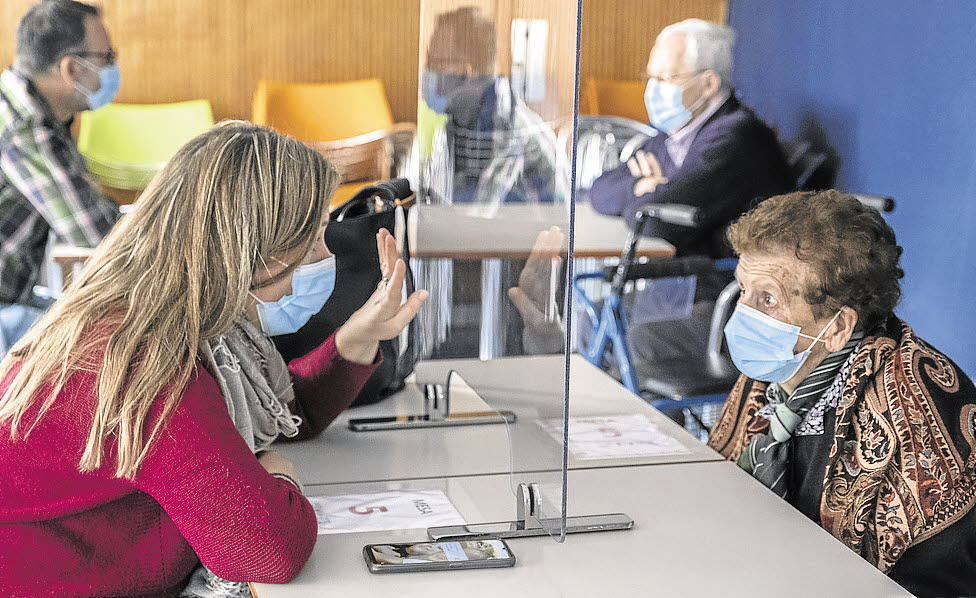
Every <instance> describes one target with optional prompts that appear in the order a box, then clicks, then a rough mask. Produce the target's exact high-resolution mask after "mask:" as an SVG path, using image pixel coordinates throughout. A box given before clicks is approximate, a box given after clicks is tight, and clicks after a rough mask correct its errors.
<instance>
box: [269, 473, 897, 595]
mask: <svg viewBox="0 0 976 598" xmlns="http://www.w3.org/2000/svg"><path fill="white" fill-rule="evenodd" d="M400 488H410V489H440V490H442V491H444V492H445V493H446V494H447V496H448V497H449V498H450V499H451V501H452V502H453V503H454V505H455V506H456V507H457V509H458V511H459V512H460V513H461V515H462V516H463V517H465V519H466V520H467V521H468V522H469V523H476V522H482V521H496V520H505V519H510V518H512V517H513V516H514V499H513V497H512V494H511V490H510V486H509V484H508V478H507V476H474V477H460V478H449V479H425V480H412V481H408V482H384V483H372V484H347V485H334V486H316V487H312V488H309V489H308V492H309V493H310V494H322V495H339V494H348V493H358V492H380V491H384V490H390V489H400ZM569 505H570V506H569V509H570V514H571V515H574V514H576V515H584V514H595V513H606V512H615V511H622V512H624V513H627V514H628V515H630V516H631V517H633V518H634V519H635V521H636V526H635V528H634V529H633V530H630V531H626V532H608V533H596V534H581V535H574V536H568V537H567V538H566V542H565V543H564V544H557V543H555V542H554V541H553V540H552V539H550V538H528V539H519V540H512V541H510V542H509V543H510V545H511V547H512V550H513V552H514V553H515V555H516V558H517V563H516V565H515V567H514V568H511V569H496V570H468V571H452V572H434V573H407V574H399V575H387V576H382V575H372V574H370V573H369V572H368V571H367V569H366V566H365V565H364V563H363V557H362V547H363V546H364V545H365V544H370V543H377V542H398V541H402V542H409V541H421V540H424V539H425V538H426V532H425V530H422V529H418V530H400V531H390V532H372V533H362V534H340V535H326V536H319V538H318V543H317V544H316V546H315V551H314V552H313V554H312V557H311V559H310V560H309V562H308V564H307V565H306V566H305V569H304V570H303V571H302V573H301V574H300V575H299V576H298V578H297V579H296V580H294V581H293V582H292V583H290V584H287V585H280V586H275V585H263V584H256V585H255V590H256V595H257V597H258V598H299V597H300V598H317V597H326V596H341V597H342V598H355V597H358V596H370V597H373V596H396V597H397V598H400V597H406V596H424V597H429V596H464V597H465V598H468V597H485V598H499V597H516V596H518V597H521V596H533V597H538V598H546V597H550V596H552V597H555V596H561V597H576V596H580V597H593V596H596V597H613V598H617V597H630V596H662V597H667V598H682V597H688V598H692V597H693V598H699V597H703V596H721V597H723V598H724V597H731V596H742V597H743V598H762V597H767V596H768V597H770V598H781V597H783V596H789V597H791V598H807V597H809V598H828V597H829V598H848V597H850V598H868V597H870V598H887V597H895V596H899V597H900V596H910V594H909V593H907V592H906V591H904V590H903V589H902V588H901V587H900V586H898V585H897V584H895V583H894V582H892V581H891V580H889V579H888V578H887V577H885V576H884V575H883V574H881V573H880V572H879V571H878V570H877V569H875V568H874V567H872V566H870V565H869V564H868V563H867V562H865V561H863V560H862V559H861V558H860V557H858V556H857V555H856V554H854V553H853V552H852V551H850V550H849V549H848V548H847V547H846V546H844V545H843V544H841V543H840V542H839V541H838V540H836V539H834V538H833V537H832V536H830V535H829V534H828V533H827V532H826V531H824V530H823V529H821V528H820V527H819V526H817V525H815V524H814V523H813V522H811V521H810V520H808V519H807V518H806V517H804V516H803V515H802V514H800V513H799V512H798V511H796V510H795V509H793V507H791V506H790V505H789V504H787V503H786V502H785V501H783V500H781V499H780V498H778V497H777V496H775V495H774V494H773V493H771V492H769V490H767V489H766V488H764V487H763V486H762V485H760V484H759V483H758V482H756V481H755V480H754V479H752V478H751V477H750V476H748V475H747V474H746V473H744V472H743V471H741V470H740V469H738V468H737V467H736V466H735V465H733V464H731V463H728V462H709V463H693V464H688V463H686V464H677V465H663V466H655V467H639V466H638V467H627V468H621V469H592V470H578V471H573V472H571V473H570V503H569Z"/></svg>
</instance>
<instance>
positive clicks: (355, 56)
mask: <svg viewBox="0 0 976 598" xmlns="http://www.w3.org/2000/svg"><path fill="white" fill-rule="evenodd" d="M33 2H34V0H3V1H2V2H0V63H2V64H4V65H6V64H9V63H10V61H11V60H12V57H13V55H14V49H15V48H14V45H15V44H14V31H15V29H16V24H17V21H18V20H19V19H20V17H21V15H23V13H24V12H25V11H26V10H27V8H28V7H29V6H30V5H32V4H33ZM99 4H100V5H101V6H102V8H103V13H104V16H105V21H106V25H107V26H108V28H109V32H110V34H111V35H112V39H113V43H114V44H115V46H116V48H117V49H118V51H119V54H120V59H119V62H120V66H121V68H122V88H121V90H120V93H119V100H120V101H122V102H146V103H151V102H169V101H178V100H186V99H195V98H207V99H209V100H210V102H211V103H212V104H213V107H214V113H215V116H216V117H217V118H249V117H250V114H251V97H252V94H253V93H254V88H255V86H256V85H257V82H258V80H260V79H279V80H291V81H342V80H348V79H359V78H366V77H380V78H382V79H383V81H384V84H385V86H386V90H387V96H388V98H389V100H390V104H391V106H392V108H393V113H394V117H395V118H396V119H397V120H409V121H413V120H416V106H417V40H418V22H419V11H420V0H102V2H100V3H99Z"/></svg>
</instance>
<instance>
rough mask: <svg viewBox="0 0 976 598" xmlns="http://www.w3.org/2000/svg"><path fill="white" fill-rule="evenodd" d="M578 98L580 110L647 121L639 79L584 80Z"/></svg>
mask: <svg viewBox="0 0 976 598" xmlns="http://www.w3.org/2000/svg"><path fill="white" fill-rule="evenodd" d="M583 92H584V93H583V95H582V97H581V98H580V99H581V102H582V104H583V106H581V110H580V111H581V112H583V113H584V114H593V115H601V116H622V117H624V118H629V119H631V120H636V121H637V122H642V123H646V122H647V109H646V108H644V84H643V83H641V82H640V81H618V80H614V79H597V78H594V77H590V78H588V79H587V80H586V83H585V85H584V89H583Z"/></svg>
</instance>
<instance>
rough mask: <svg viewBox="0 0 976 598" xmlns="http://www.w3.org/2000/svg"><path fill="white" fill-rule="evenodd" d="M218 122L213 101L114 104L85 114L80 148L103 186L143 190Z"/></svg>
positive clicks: (82, 118)
mask: <svg viewBox="0 0 976 598" xmlns="http://www.w3.org/2000/svg"><path fill="white" fill-rule="evenodd" d="M213 122H214V121H213V114H212V112H211V110H210V102H209V101H207V100H193V101H189V102H179V103H175V104H109V105H108V106H105V107H104V108H100V109H99V110H95V111H93V112H91V111H89V112H82V113H81V122H80V126H79V130H78V149H79V150H80V151H81V153H82V155H83V156H85V159H86V160H87V161H88V167H89V169H90V170H91V172H92V174H93V175H95V178H96V179H97V180H98V181H99V182H100V183H102V184H103V185H106V186H108V187H115V188H117V189H126V190H132V191H140V190H142V189H145V188H146V186H147V185H148V184H149V181H150V180H152V178H153V177H154V176H156V173H157V172H159V171H160V170H161V169H162V168H163V166H164V165H165V164H166V162H167V161H168V160H169V159H170V158H172V157H173V154H175V153H176V151H177V150H178V149H179V148H180V147H182V146H183V144H185V143H186V142H187V141H189V140H190V139H192V138H193V137H196V136H197V135H199V134H200V133H203V132H204V131H206V130H207V129H209V128H211V127H212V126H213Z"/></svg>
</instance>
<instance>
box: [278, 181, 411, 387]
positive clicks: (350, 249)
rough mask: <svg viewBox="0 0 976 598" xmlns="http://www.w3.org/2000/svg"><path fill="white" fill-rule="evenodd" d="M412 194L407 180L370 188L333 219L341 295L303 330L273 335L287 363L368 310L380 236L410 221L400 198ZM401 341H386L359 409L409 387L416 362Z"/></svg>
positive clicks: (329, 235)
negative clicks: (400, 222) (406, 381)
mask: <svg viewBox="0 0 976 598" xmlns="http://www.w3.org/2000/svg"><path fill="white" fill-rule="evenodd" d="M411 195H412V192H411V190H410V183H409V182H408V181H407V180H406V179H392V180H390V181H385V182H382V183H378V184H376V185H373V186H370V187H366V188H364V189H362V190H361V191H359V193H357V194H356V195H355V196H353V198H352V199H350V200H349V201H347V202H346V203H344V204H343V205H342V206H340V207H339V208H336V209H335V210H334V211H333V212H332V213H331V214H330V215H329V225H328V226H327V227H326V229H325V244H326V246H327V247H328V248H329V250H330V251H331V252H332V254H333V255H335V257H336V286H335V291H334V292H333V293H332V295H331V296H330V297H329V300H328V301H326V303H325V305H324V306H323V307H322V309H321V311H319V313H317V314H315V315H314V316H312V317H311V318H310V319H309V321H308V322H307V323H306V324H305V325H304V326H302V328H301V329H299V330H298V332H295V333H293V334H284V335H281V336H275V337H272V340H273V341H274V344H275V346H276V347H277V348H278V351H279V352H280V353H281V355H282V357H284V358H285V361H286V362H287V361H290V360H292V359H295V358H298V357H301V356H303V355H307V354H308V353H310V352H311V351H312V350H313V349H315V348H316V347H318V346H319V345H321V344H322V343H323V342H324V341H325V339H327V338H328V337H329V336H330V335H331V334H332V333H334V332H335V331H336V330H337V329H338V328H339V327H340V326H342V324H344V323H345V322H346V320H348V319H349V316H351V315H352V313H353V312H354V311H356V310H357V309H359V308H360V307H362V305H363V304H364V303H366V300H367V299H368V298H369V297H370V296H371V295H372V294H373V292H374V291H375V290H376V287H377V285H378V284H379V282H380V279H381V278H382V276H381V273H380V261H379V255H378V254H377V252H376V233H377V232H379V230H380V229H381V228H385V229H387V230H388V231H390V233H391V234H393V233H394V232H397V231H395V228H396V221H397V219H398V215H397V214H398V213H399V214H400V216H399V218H403V222H405V221H406V214H405V210H406V208H405V207H404V206H403V205H401V202H400V201H399V200H403V199H406V198H408V197H410V196H411ZM401 228H402V230H401V231H399V232H400V234H401V238H400V239H398V241H400V240H402V246H403V250H402V253H403V259H404V261H406V262H407V263H408V264H409V259H410V256H409V243H408V242H407V241H408V239H406V227H405V226H403V227H401ZM405 286H406V288H407V294H408V295H409V294H410V293H412V292H413V288H414V283H413V276H412V275H411V272H410V268H409V266H408V268H407V276H406V281H405ZM399 347H400V341H399V339H398V338H394V339H392V340H388V341H382V342H380V353H381V354H382V355H383V363H382V364H380V366H379V368H377V369H376V371H375V372H373V375H372V376H370V378H369V379H368V380H367V381H366V384H365V385H364V386H363V389H362V390H361V391H360V393H359V395H358V396H357V397H356V399H355V401H353V403H352V404H353V405H368V404H370V403H375V402H377V401H379V400H381V399H383V398H385V397H387V396H389V395H390V394H392V393H394V392H397V391H398V390H400V389H402V388H403V387H404V382H403V381H404V378H406V377H407V376H408V375H409V374H410V373H411V372H412V371H413V365H414V364H413V362H412V360H411V359H409V358H408V357H407V356H405V355H404V356H401V355H400V349H399Z"/></svg>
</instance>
